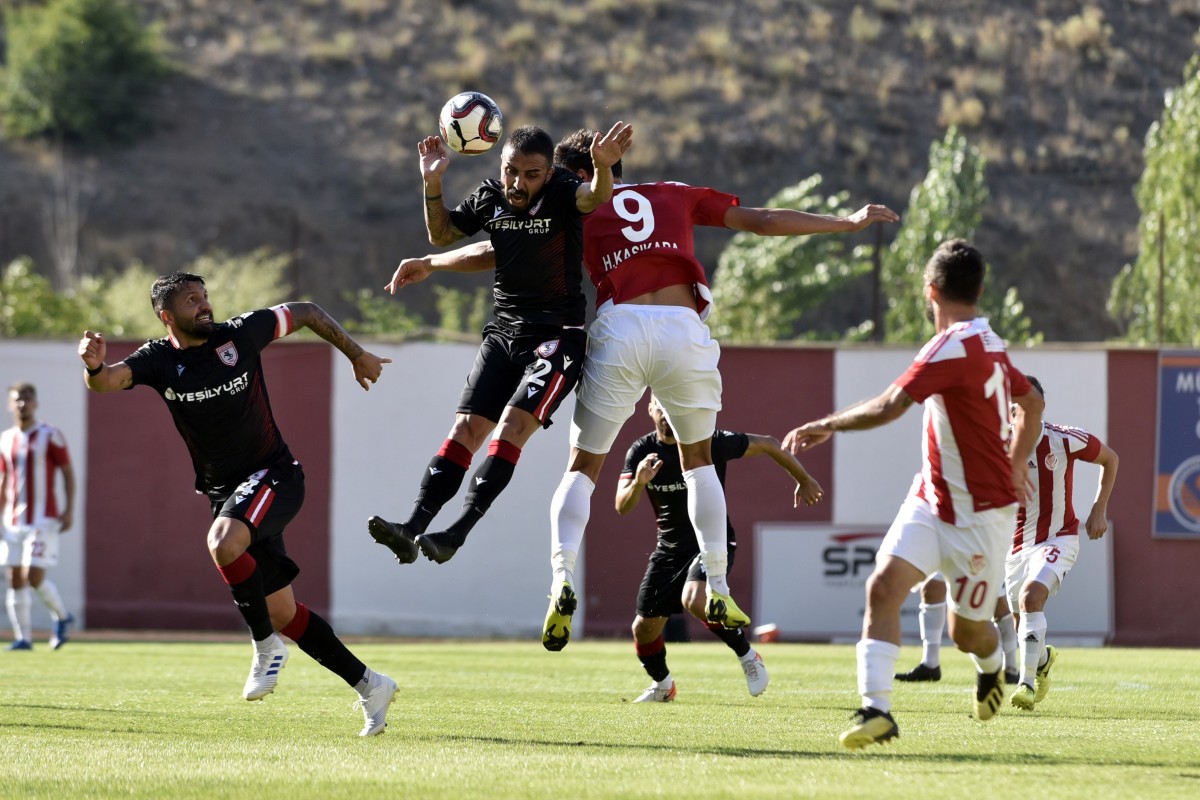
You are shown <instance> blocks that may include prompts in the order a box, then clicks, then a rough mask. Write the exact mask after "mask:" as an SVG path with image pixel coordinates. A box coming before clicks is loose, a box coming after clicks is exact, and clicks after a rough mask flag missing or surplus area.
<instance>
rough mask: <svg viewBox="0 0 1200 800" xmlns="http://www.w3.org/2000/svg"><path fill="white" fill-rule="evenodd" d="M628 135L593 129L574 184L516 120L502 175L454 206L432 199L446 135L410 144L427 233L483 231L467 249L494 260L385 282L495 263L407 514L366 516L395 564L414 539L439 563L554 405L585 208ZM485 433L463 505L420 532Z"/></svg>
mask: <svg viewBox="0 0 1200 800" xmlns="http://www.w3.org/2000/svg"><path fill="white" fill-rule="evenodd" d="M632 136H633V130H632V128H631V127H630V126H629V125H625V124H623V123H621V122H618V123H616V124H615V125H613V127H612V128H611V129H610V130H609V131H608V132H607V133H603V134H602V133H597V134H596V135H595V136H594V137H592V139H591V140H590V142H589V148H588V150H589V160H590V162H591V165H592V167H593V169H594V172H593V175H592V177H591V179H590V180H589V181H587V182H584V181H581V180H580V179H579V178H577V177H576V176H575V175H573V174H571V173H570V172H568V171H567V170H564V169H561V168H558V167H555V166H554V164H553V159H554V141H553V140H552V139H551V138H550V136H549V134H547V133H546V132H545V131H544V130H542V129H540V128H536V127H532V126H526V127H522V128H518V129H517V130H515V131H514V132H513V133H512V135H511V136H509V138H508V141H507V142H505V145H504V149H503V152H502V155H501V164H500V180H498V181H497V180H486V181H484V182H483V183H482V184H480V186H479V187H478V188H477V189H476V190H475V192H474V193H473V194H472V195H471V196H470V197H468V198H467V199H466V200H464V201H462V202H461V203H459V204H458V206H457V207H455V209H454V210H453V211H451V210H449V209H448V208H447V207H446V206H445V204H444V203H443V201H442V179H443V176H444V174H445V172H446V168H447V167H448V166H449V163H450V162H449V154H448V152H447V150H446V147H445V144H444V143H443V142H442V140H441V139H440V138H438V137H436V136H430V137H428V138H426V139H424V140H422V141H421V142H420V143H419V144H418V146H417V150H418V152H419V153H420V156H421V173H422V177H423V179H424V189H425V225H426V229H427V231H428V233H429V241H430V242H431V243H432V244H435V245H439V246H444V245H448V244H452V243H454V242H457V241H459V240H461V239H463V238H466V237H468V236H472V235H474V234H476V233H478V232H479V231H481V230H483V231H486V232H487V233H488V235H489V240H490V241H489V244H490V248H487V246H486V245H483V246H482V247H480V246H472V247H468V248H467V251H468V252H473V253H478V252H485V251H488V250H494V253H495V258H494V260H492V259H491V258H490V255H489V258H488V259H486V260H476V261H473V262H470V263H467V264H464V263H460V262H458V261H456V260H455V259H454V258H453V257H452V258H446V257H439V256H429V257H426V258H423V259H406V260H405V261H404V262H402V263H401V265H400V267H399V268H398V269H397V270H396V272H395V274H394V275H393V277H392V280H391V282H390V283H388V285H387V288H388V290H389V291H390V292H392V293H395V291H396V290H397V289H399V288H402V287H404V286H407V285H409V284H412V283H416V282H418V281H421V280H424V279H425V278H427V277H428V276H429V274H430V272H431V271H433V270H439V269H449V270H454V271H463V272H477V271H482V270H486V269H491V268H494V269H495V282H494V284H493V287H492V294H493V297H494V299H495V319H494V320H493V321H491V322H489V323H488V324H487V325H486V326H485V327H484V329H483V343H482V345H481V346H480V348H479V353H478V355H477V356H476V358H475V364H474V367H473V368H472V370H471V374H470V376H469V377H468V378H467V383H466V386H465V387H464V388H463V391H462V394H461V396H460V397H459V401H458V410H457V413H456V415H455V419H454V424H453V426H452V427H451V429H450V433H449V435H448V436H447V438H446V441H445V442H444V443H443V444H442V446H441V448H440V449H439V450H438V452H437V454H436V455H435V456H434V457H433V459H432V460H431V461H430V463H429V466H428V468H427V469H426V470H425V473H424V474H423V475H422V478H421V486H420V489H419V490H418V492H417V498H416V502H415V503H414V504H413V510H412V512H411V513H410V514H409V517H408V519H407V520H405V521H404V522H391V521H388V520H386V519H383V518H382V517H378V516H376V517H371V518H370V519H369V520H368V522H367V529H368V531H369V532H370V534H371V536H372V538H374V539H375V541H376V542H378V543H380V544H382V545H385V546H386V547H388V548H389V549H390V550H391V551H392V552H393V553H394V554H395V556H396V559H397V560H398V561H399V562H400V563H402V564H407V563H411V562H412V561H414V560H416V557H417V551H418V548H419V549H420V552H422V553H424V555H425V557H426V558H428V559H429V560H430V561H435V562H437V563H439V564H440V563H443V562H445V561H448V560H449V559H450V558H452V557H453V556H454V554H455V553H456V552H457V551H458V548H460V547H462V546H463V544H464V543H465V541H466V538H467V534H468V533H470V531H471V529H472V528H473V527H474V526H475V524H476V523H478V522H479V520H480V519H481V518H482V517H483V515H484V514H485V513H487V510H488V509H489V508H490V507H491V505H492V503H493V502H494V501H495V499H496V497H498V496H499V495H500V493H501V492H502V491H504V489H505V487H507V486H508V483H509V481H510V480H511V479H512V475H513V471H514V470H515V468H516V465H517V461H518V459H519V458H520V455H521V450H522V448H524V446H525V443H526V442H527V441H528V440H529V438H530V437H531V436H532V435H533V434H534V432H535V431H537V430H538V429H539V428H543V427H548V426H549V425H550V424H551V416H552V415H553V414H554V411H555V409H557V408H558V406H559V404H561V403H562V401H563V399H564V398H566V396H567V395H568V394H570V392H571V390H572V389H574V387H575V384H576V383H577V382H578V381H579V375H580V369H581V367H582V364H583V359H584V351H585V347H586V334H585V332H584V329H583V324H584V311H585V299H584V295H583V289H582V281H583V271H582V268H581V265H580V258H581V254H582V238H583V215H585V214H588V213H590V212H591V211H593V210H594V209H595V208H597V207H598V206H600V205H601V204H603V203H604V202H605V201H607V200H608V199H609V197H610V196H611V195H612V180H613V175H612V165H613V164H615V163H617V162H618V161H619V160H620V158H621V155H622V154H623V153H624V152H625V150H626V149H627V148H628V147H629V143H630V141H631V140H632ZM455 252H458V251H455ZM493 431H494V432H495V435H494V437H493V439H492V441H491V444H489V445H488V449H487V458H486V459H485V460H484V462H483V463H482V464H481V465H480V466H479V468H478V469H477V470H476V471H475V474H474V475H473V479H472V481H471V484H470V490H469V491H468V492H467V495H466V498H465V502H464V505H463V511H462V514H461V515H460V516H459V517H458V519H457V520H455V521H454V522H453V523H452V524H451V525H450V526H449V527H448V528H446V529H445V530H442V531H436V532H426V531H427V529H428V527H429V525H430V523H431V522H432V521H433V518H434V517H435V516H436V515H437V513H438V512H439V511H440V510H441V508H442V506H444V505H445V504H446V503H447V502H449V501H450V500H451V499H452V498H453V497H454V495H455V494H457V492H458V489H459V486H461V484H462V481H463V479H464V478H465V477H466V474H467V470H468V468H469V467H470V465H471V459H472V458H473V456H474V454H475V452H476V451H478V450H479V448H480V447H482V446H483V443H484V441H486V440H487V438H488V436H489V435H490V434H492V432H493Z"/></svg>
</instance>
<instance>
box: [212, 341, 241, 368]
mask: <svg viewBox="0 0 1200 800" xmlns="http://www.w3.org/2000/svg"><path fill="white" fill-rule="evenodd" d="M217 355H218V356H219V357H220V358H221V361H222V362H223V363H224V364H225V365H226V366H228V367H232V366H234V365H235V364H237V362H238V351H237V347H236V346H235V345H234V343H233V342H226V343H225V344H223V345H221V346H220V347H218V348H217Z"/></svg>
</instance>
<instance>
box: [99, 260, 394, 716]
mask: <svg viewBox="0 0 1200 800" xmlns="http://www.w3.org/2000/svg"><path fill="white" fill-rule="evenodd" d="M150 301H151V304H152V305H153V307H154V312H155V314H157V315H158V318H159V319H160V320H161V321H162V323H163V325H165V326H166V328H167V332H168V336H167V337H166V338H163V339H157V340H154V341H149V342H147V343H146V344H144V345H142V346H141V347H140V348H138V349H137V351H135V352H134V353H133V354H131V355H130V356H129V357H128V358H126V359H125V360H124V361H120V362H118V363H116V364H111V365H106V364H105V363H104V357H105V355H106V353H107V350H108V346H107V344H106V343H105V341H104V335H103V334H101V333H97V332H94V331H85V332H84V335H83V338H82V339H81V340H80V342H79V356H80V358H82V359H83V364H84V367H85V368H86V370H87V374H86V375H85V377H84V382H85V383H86V384H87V387H88V388H89V389H91V390H92V391H95V392H110V391H113V390H116V389H129V388H132V387H134V386H137V385H139V384H141V385H145V386H149V387H150V388H152V389H154V391H156V392H157V393H158V394H159V395H160V396H161V397H162V398H163V400H164V401H165V402H166V404H167V408H168V409H169V410H170V412H171V417H172V419H173V420H174V422H175V428H176V429H177V430H178V431H179V434H180V436H182V437H183V441H184V442H185V443H186V444H187V448H188V452H189V453H190V454H191V457H192V465H193V467H194V468H195V470H196V491H197V492H200V493H203V494H205V495H207V497H208V499H209V502H210V504H211V506H212V515H213V523H212V527H210V528H209V530H208V550H209V553H210V555H211V556H212V559H213V562H214V563H215V564H216V567H217V570H218V571H219V572H220V573H221V576H222V577H223V578H224V579H225V582H226V583H227V584H229V588H230V590H231V592H232V593H233V598H234V601H235V602H236V603H237V607H238V611H240V612H241V614H242V617H243V618H244V619H245V620H246V625H247V626H248V627H249V628H250V633H251V635H252V636H253V638H254V660H253V662H252V663H251V667H250V677H249V678H248V679H247V680H246V685H245V687H244V689H243V690H242V696H243V697H245V698H246V699H247V700H261V699H262V698H263V697H266V696H267V695H268V694H270V693H271V692H272V691H274V689H275V685H276V683H277V682H278V680H279V672H280V670H282V669H283V666H284V664H286V663H287V659H288V651H287V647H286V646H285V645H284V643H283V641H282V640H281V639H280V638H279V636H278V635H277V634H276V631H279V633H282V634H283V635H284V636H287V637H289V638H291V639H292V640H293V641H295V642H296V644H297V645H298V646H299V647H300V649H301V650H303V651H304V652H305V653H308V655H310V656H312V657H313V658H314V659H316V661H317V662H318V663H319V664H321V666H323V667H325V668H326V669H328V670H330V671H331V672H333V673H334V674H336V675H338V676H339V677H340V678H342V680H344V681H345V682H346V683H348V684H349V685H350V686H352V687H353V688H354V689H355V691H357V692H358V695H359V700H358V703H357V704H356V705H358V707H360V708H361V709H362V712H363V716H364V719H365V724H364V726H363V729H362V731H360V733H359V735H360V736H373V735H375V734H377V733H381V732H382V731H383V729H384V728H385V727H386V726H387V711H388V707H389V706H390V705H391V702H392V699H393V697H394V696H395V694H396V682H395V681H393V680H392V679H391V678H389V677H388V676H386V675H383V674H381V673H378V672H374V671H373V670H371V669H368V668H367V666H366V665H365V664H363V662H361V661H359V660H358V658H356V657H355V656H354V654H353V653H351V652H350V650H349V649H347V648H346V646H345V645H344V644H343V643H342V642H341V640H340V639H338V637H337V635H336V634H335V633H334V632H333V628H331V627H330V626H329V623H328V622H326V621H325V620H324V619H322V618H321V617H320V616H319V615H318V614H317V613H316V612H315V611H311V610H309V609H308V608H307V607H306V606H305V605H304V604H303V603H299V602H297V601H296V599H295V596H294V595H293V594H292V586H291V584H292V581H293V580H294V579H295V577H296V575H297V574H299V572H300V568H299V567H298V566H297V565H296V563H295V562H294V561H292V560H291V559H290V558H289V557H288V554H287V550H286V549H285V548H284V542H283V529H284V527H285V526H287V524H288V523H289V522H291V520H292V518H293V517H295V516H296V513H297V512H298V511H299V510H300V506H301V504H302V503H303V502H304V471H303V469H302V468H301V466H300V462H298V461H297V460H296V459H295V458H293V457H292V453H291V451H290V450H289V449H288V446H287V444H286V443H285V442H284V441H283V437H282V435H280V433H279V428H278V427H277V426H276V424H275V417H274V415H273V414H272V412H271V401H270V399H269V398H268V396H267V385H266V382H265V380H264V378H263V369H262V362H261V360H260V353H261V352H262V350H263V349H264V348H265V347H266V346H267V345H269V344H270V343H271V342H273V341H275V340H276V339H279V338H282V337H284V336H287V335H288V334H290V333H292V332H293V331H295V330H297V329H299V328H308V329H309V330H311V331H313V332H314V333H316V334H317V335H318V336H320V337H321V338H322V339H324V340H325V341H327V342H329V343H330V344H332V345H333V346H334V347H336V348H337V349H338V350H341V351H342V352H343V353H344V354H345V355H346V357H347V358H348V359H350V363H351V364H352V365H353V366H354V377H355V379H356V380H357V381H358V382H359V383H360V384H361V385H362V387H363V389H369V388H370V384H372V383H374V382H375V381H377V380H378V379H379V376H380V373H381V372H382V371H383V365H384V364H385V363H389V362H390V361H391V359H388V358H380V357H379V356H376V355H374V354H372V353H369V352H367V351H366V350H363V349H362V347H360V346H359V345H358V344H357V343H356V342H355V341H354V340H353V339H352V338H350V335H349V334H347V333H346V331H345V330H344V329H343V328H342V326H341V325H339V324H338V323H337V321H336V320H334V319H333V318H332V317H330V316H329V315H328V314H326V313H325V311H323V310H322V309H321V307H320V306H317V305H315V304H313V303H282V304H280V305H277V306H274V307H272V308H263V309H258V310H257V311H248V312H246V313H245V314H242V315H241V316H239V317H234V318H233V319H230V320H227V321H225V322H221V323H218V322H216V321H215V318H214V317H213V309H212V305H210V304H209V301H208V291H207V290H206V289H205V288H204V279H203V278H201V277H200V276H199V275H191V274H189V273H184V272H176V273H174V274H172V275H166V276H164V277H161V278H159V279H158V280H156V281H155V282H154V285H153V286H152V287H151V289H150Z"/></svg>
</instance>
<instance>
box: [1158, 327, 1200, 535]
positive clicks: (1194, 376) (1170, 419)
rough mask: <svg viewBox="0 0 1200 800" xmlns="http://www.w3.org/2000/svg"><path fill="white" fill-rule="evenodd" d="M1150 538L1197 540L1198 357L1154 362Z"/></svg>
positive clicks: (1165, 356) (1178, 355)
mask: <svg viewBox="0 0 1200 800" xmlns="http://www.w3.org/2000/svg"><path fill="white" fill-rule="evenodd" d="M1155 467H1156V473H1157V474H1156V478H1155V503H1154V525H1153V533H1154V536H1157V537H1164V538H1176V539H1179V538H1187V539H1200V352H1197V351H1190V352H1164V353H1160V354H1159V357H1158V455H1157V458H1156V462H1155Z"/></svg>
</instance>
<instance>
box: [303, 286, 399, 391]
mask: <svg viewBox="0 0 1200 800" xmlns="http://www.w3.org/2000/svg"><path fill="white" fill-rule="evenodd" d="M286 305H287V309H288V311H290V312H291V314H292V321H293V322H294V323H295V324H296V327H297V328H308V329H309V330H310V331H312V332H313V333H315V334H316V335H317V336H320V337H321V338H322V339H324V340H325V341H327V342H329V343H330V344H331V345H333V346H334V347H336V348H337V349H338V350H341V351H342V353H343V354H344V355H345V356H346V358H348V359H350V364H351V365H352V366H353V367H354V379H355V380H356V381H358V385H359V386H361V387H362V388H363V389H366V390H368V391H370V389H371V384H372V383H375V382H376V381H377V380H379V376H380V374H382V373H383V365H384V364H390V363H392V360H391V359H390V358H380V357H379V356H377V355H375V354H374V353H369V352H367V351H366V350H364V349H363V348H362V346H361V345H360V344H359V343H358V342H356V341H354V339H353V338H351V336H350V334H348V333H346V329H345V328H343V327H342V326H341V324H340V323H339V322H338V321H337V320H336V319H334V318H333V317H331V316H329V314H327V313H325V309H323V308H321V307H320V306H319V305H317V304H316V303H287V304H286Z"/></svg>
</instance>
